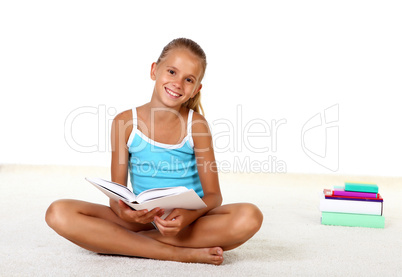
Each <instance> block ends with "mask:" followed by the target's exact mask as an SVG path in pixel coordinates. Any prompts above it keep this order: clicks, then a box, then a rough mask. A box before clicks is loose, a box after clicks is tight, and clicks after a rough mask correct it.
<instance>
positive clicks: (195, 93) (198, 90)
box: [191, 84, 202, 98]
mask: <svg viewBox="0 0 402 277" xmlns="http://www.w3.org/2000/svg"><path fill="white" fill-rule="evenodd" d="M201 88H202V84H200V86H199V87H198V89H197V90H196V91H195V92H194V93H193V95H192V96H191V98H194V96H196V95H197V94H198V93H199V92H200V91H201Z"/></svg>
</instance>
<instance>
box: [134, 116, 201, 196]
mask: <svg viewBox="0 0 402 277" xmlns="http://www.w3.org/2000/svg"><path fill="white" fill-rule="evenodd" d="M132 113H133V130H132V132H131V134H130V137H129V139H128V141H127V147H128V152H129V165H128V166H129V174H130V181H131V186H132V188H133V192H134V193H135V194H139V193H141V192H143V191H145V190H148V189H152V188H161V187H177V186H185V187H187V188H188V189H193V190H194V191H195V192H196V193H197V194H198V195H199V196H200V197H203V196H204V192H203V190H202V186H201V181H200V178H199V175H198V170H197V163H196V159H195V154H194V142H193V139H192V134H191V126H192V117H193V110H190V111H189V114H188V119H187V136H186V137H185V138H184V139H183V140H182V142H181V143H180V144H164V143H160V142H156V141H154V140H152V139H150V138H148V137H147V136H145V135H144V134H143V133H142V132H141V131H140V130H138V129H137V126H138V125H137V124H138V123H137V109H136V108H134V109H133V110H132Z"/></svg>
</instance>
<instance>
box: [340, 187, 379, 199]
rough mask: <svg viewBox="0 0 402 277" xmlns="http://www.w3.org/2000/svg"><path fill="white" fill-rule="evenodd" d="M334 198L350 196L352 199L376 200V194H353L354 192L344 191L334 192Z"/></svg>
mask: <svg viewBox="0 0 402 277" xmlns="http://www.w3.org/2000/svg"><path fill="white" fill-rule="evenodd" d="M333 195H334V196H352V197H363V198H377V193H370V192H355V191H344V190H338V189H337V190H334V192H333Z"/></svg>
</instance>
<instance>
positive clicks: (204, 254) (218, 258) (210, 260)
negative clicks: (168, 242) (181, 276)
mask: <svg viewBox="0 0 402 277" xmlns="http://www.w3.org/2000/svg"><path fill="white" fill-rule="evenodd" d="M181 250H182V251H183V254H184V256H183V259H182V260H181V261H182V262H192V263H206V264H214V265H220V264H221V263H222V262H223V250H222V248H220V247H212V248H181Z"/></svg>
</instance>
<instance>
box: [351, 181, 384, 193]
mask: <svg viewBox="0 0 402 277" xmlns="http://www.w3.org/2000/svg"><path fill="white" fill-rule="evenodd" d="M345 191H357V192H371V193H378V186H377V185H376V184H362V183H349V182H345Z"/></svg>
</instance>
